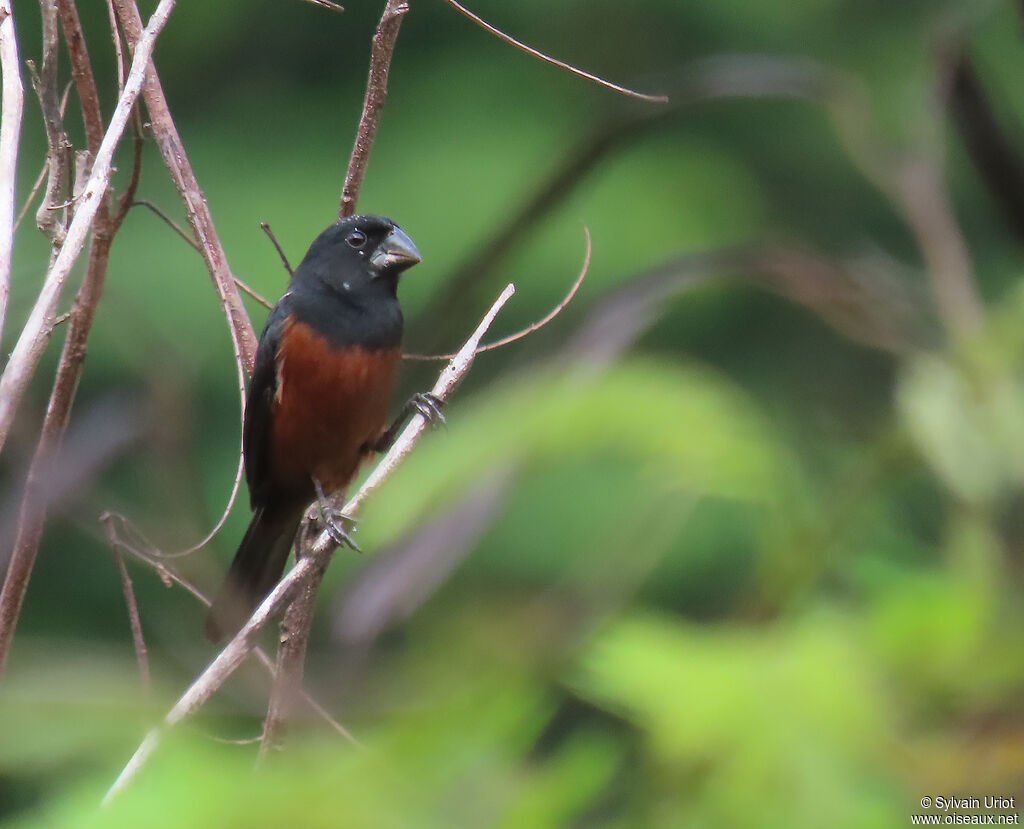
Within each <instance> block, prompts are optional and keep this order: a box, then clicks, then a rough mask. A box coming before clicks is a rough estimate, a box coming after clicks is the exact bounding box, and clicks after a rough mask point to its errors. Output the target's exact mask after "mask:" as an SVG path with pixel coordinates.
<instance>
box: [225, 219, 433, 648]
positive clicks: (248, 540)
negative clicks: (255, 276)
mask: <svg viewBox="0 0 1024 829" xmlns="http://www.w3.org/2000/svg"><path fill="white" fill-rule="evenodd" d="M421 260H422V256H421V255H420V252H419V249H418V248H417V247H416V245H415V243H414V242H413V241H412V239H411V238H410V237H409V235H408V234H407V233H406V232H405V231H404V230H402V228H401V227H399V226H398V225H397V224H396V223H395V222H394V221H392V220H391V219H388V218H385V217H383V216H375V215H356V216H349V217H346V218H342V219H339V220H338V221H336V222H334V223H333V224H332V225H331V226H330V227H328V228H327V229H326V230H324V231H323V232H322V233H320V235H319V236H317V237H316V239H315V240H314V241H313V243H312V244H311V245H310V247H309V250H308V252H307V253H306V255H305V257H304V258H303V259H302V262H301V263H300V264H299V266H298V268H296V269H295V272H294V273H293V275H292V277H291V280H290V281H289V283H288V287H287V290H286V291H285V293H284V294H283V295H282V296H281V298H280V299H279V300H278V302H277V304H276V305H275V306H274V307H273V308H272V309H271V311H270V314H269V315H268V317H267V322H266V326H265V327H264V329H263V333H262V334H261V335H260V340H259V345H258V347H257V350H256V359H255V362H254V366H253V372H252V378H251V380H250V383H249V388H248V393H247V395H246V405H245V417H244V423H243V428H242V454H243V458H244V463H245V477H246V482H247V483H248V486H249V500H250V507H251V509H252V512H253V515H252V520H251V522H250V524H249V528H248V530H246V532H245V535H244V536H243V537H242V541H241V543H240V544H239V547H238V551H237V552H236V553H235V557H234V559H233V560H232V562H231V566H230V568H229V569H228V572H227V575H226V577H225V579H224V582H223V584H222V586H221V587H220V589H219V591H218V592H217V593H216V595H215V598H214V600H213V602H212V604H211V606H210V610H209V613H208V614H207V617H206V625H205V633H206V636H207V638H208V639H210V640H211V641H213V642H217V641H220V640H221V639H223V638H224V637H226V636H229V635H234V634H235V633H237V632H238V630H239V629H240V628H241V627H242V625H243V624H244V622H245V621H246V620H247V619H248V617H249V616H250V615H251V613H252V611H253V609H254V608H255V607H256V606H257V605H258V604H259V603H260V602H261V601H262V600H263V599H264V598H265V597H266V596H267V594H268V593H269V592H270V591H271V590H272V589H273V587H274V585H275V584H276V583H277V582H278V581H279V580H280V578H281V575H282V573H283V572H284V567H285V564H286V562H287V560H288V554H289V552H290V550H291V548H292V545H293V543H294V541H295V536H296V533H297V531H298V527H299V524H300V522H301V520H302V516H303V514H304V513H305V510H306V508H307V507H308V506H309V505H310V504H311V503H312V502H313V501H314V500H316V501H317V502H318V504H319V506H320V514H321V517H322V518H323V519H324V522H325V523H326V525H327V528H328V530H329V531H330V532H331V534H332V536H333V538H334V540H335V541H336V542H338V543H347V544H349V545H350V546H352V547H355V544H354V542H353V541H352V539H351V537H350V535H349V534H348V532H347V530H346V529H345V526H344V523H343V522H344V521H345V516H339V515H336V514H333V513H332V512H331V511H330V509H329V507H328V506H327V504H326V500H325V499H326V497H327V496H328V495H330V494H332V493H335V492H339V491H343V490H344V489H345V488H346V487H347V486H348V485H349V484H350V483H351V482H352V480H353V478H354V477H355V475H356V473H357V471H358V470H359V467H360V465H361V464H362V463H363V462H364V461H365V460H366V459H367V458H368V457H370V456H371V455H372V454H373V453H375V452H380V451H385V450H386V449H387V447H388V446H389V445H390V444H391V443H392V442H393V441H394V438H395V436H396V435H397V433H398V430H399V429H400V428H401V425H402V423H403V422H404V420H405V419H407V418H408V417H409V416H410V415H411V414H413V413H414V412H420V413H422V414H423V415H424V416H425V417H427V419H428V420H431V421H434V422H436V421H438V420H441V421H443V415H442V414H441V409H440V405H441V403H440V401H439V400H438V399H437V398H436V397H434V396H433V395H430V394H419V395H414V396H413V398H412V399H411V400H410V401H409V402H408V403H407V404H406V406H405V407H404V408H403V409H402V411H401V413H400V414H399V416H398V418H397V419H396V420H395V422H394V423H393V424H392V425H391V426H390V427H389V426H388V425H387V417H388V411H389V407H390V403H391V397H392V393H393V388H394V385H395V378H396V374H397V371H398V366H399V362H400V360H401V344H402V328H403V318H402V309H401V306H400V304H399V301H398V295H397V289H398V281H399V277H400V276H401V274H402V273H403V272H405V271H406V270H407V269H408V268H410V267H412V266H413V265H415V264H417V263H419V262H420V261H421ZM356 549H358V548H356Z"/></svg>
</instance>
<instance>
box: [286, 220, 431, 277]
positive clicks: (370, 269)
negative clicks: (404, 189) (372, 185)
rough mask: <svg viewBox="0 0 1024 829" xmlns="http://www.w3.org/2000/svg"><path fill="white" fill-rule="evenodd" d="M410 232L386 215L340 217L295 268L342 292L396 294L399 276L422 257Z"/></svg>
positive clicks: (322, 234)
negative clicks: (410, 236)
mask: <svg viewBox="0 0 1024 829" xmlns="http://www.w3.org/2000/svg"><path fill="white" fill-rule="evenodd" d="M421 258H422V257H421V256H420V252H419V250H418V249H417V248H416V245H415V244H414V243H413V241H412V239H410V238H409V235H408V234H407V233H406V232H405V231H404V230H402V228H400V227H399V226H398V225H396V224H395V223H394V222H393V221H391V219H387V218H385V217H384V216H369V215H367V216H348V217H346V218H344V219H339V220H338V221H337V222H335V223H334V224H332V225H331V226H330V227H328V228H327V229H326V230H325V231H324V232H323V233H321V234H320V235H319V236H317V237H316V239H315V240H313V244H312V245H310V246H309V251H308V252H307V253H306V256H305V257H304V258H303V260H302V262H301V263H300V264H299V267H298V269H297V270H296V272H295V276H296V278H305V277H312V278H315V279H317V280H319V281H322V282H324V283H326V284H327V285H328V286H330V287H331V288H332V289H333V290H335V291H337V292H339V293H353V294H363V293H370V294H378V293H388V294H390V295H391V296H394V293H395V289H396V286H397V284H398V276H399V274H401V273H402V271H404V270H406V269H407V268H411V267H412V266H413V265H415V264H416V263H417V262H419V261H420V259H421Z"/></svg>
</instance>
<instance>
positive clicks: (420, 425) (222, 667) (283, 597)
mask: <svg viewBox="0 0 1024 829" xmlns="http://www.w3.org/2000/svg"><path fill="white" fill-rule="evenodd" d="M513 293H515V288H514V287H513V286H512V285H511V284H510V285H508V286H507V287H506V288H505V290H504V291H502V293H501V296H499V297H498V299H497V300H496V301H495V303H494V305H493V306H491V309H490V311H488V312H487V315H486V316H485V317H484V318H483V320H482V321H481V322H480V324H479V325H478V326H477V328H476V330H475V331H474V332H473V335H472V336H471V337H470V338H469V340H467V342H466V344H465V345H464V346H463V347H462V349H461V350H460V351H459V353H458V355H457V356H456V358H455V359H454V360H452V362H451V363H449V364H448V365H447V366H446V367H445V369H444V371H442V372H441V375H440V377H439V378H438V381H437V383H436V384H435V385H434V388H433V393H434V394H435V395H437V396H438V397H439V398H441V399H442V400H443V399H445V398H447V397H448V395H449V394H451V393H452V392H453V391H454V390H455V388H456V387H457V386H458V384H459V382H460V381H461V380H462V378H463V377H465V375H466V373H467V372H468V371H469V368H470V366H471V365H472V364H473V357H474V354H475V351H476V348H477V346H478V345H479V344H480V338H481V337H483V335H484V333H485V332H486V331H487V328H488V327H489V326H490V324H491V323H492V322H493V321H494V318H495V316H497V314H498V312H499V311H500V310H501V308H502V306H503V305H504V304H505V303H506V302H507V301H508V300H509V298H510V297H511V296H512V294H513ZM426 428H427V421H426V418H424V417H423V416H422V415H419V414H417V415H415V416H413V418H412V419H411V420H410V421H409V424H408V425H407V426H406V427H405V429H404V430H403V431H402V434H401V435H399V437H398V440H396V441H395V443H394V444H393V445H392V447H391V449H390V450H389V451H388V453H387V455H385V456H384V458H383V459H382V460H381V462H380V463H379V464H378V465H377V467H376V468H375V469H374V470H373V472H372V473H371V474H370V477H369V478H367V480H366V481H365V482H364V483H363V485H362V487H360V489H359V491H358V492H357V493H356V495H355V497H353V498H352V499H351V500H350V501H349V502H348V504H346V505H345V514H347V515H354V514H355V513H356V511H358V509H359V507H360V506H361V505H362V503H363V501H364V500H365V499H366V497H367V495H369V494H370V493H371V492H372V491H373V490H375V489H376V488H377V487H378V486H380V484H381V483H382V482H383V481H384V480H385V479H386V478H387V476H388V475H389V474H390V473H391V472H392V471H393V470H394V469H395V468H396V467H397V466H398V464H400V463H401V461H402V459H403V458H405V456H406V455H408V454H409V453H410V452H411V451H412V449H413V447H414V446H415V445H416V443H417V441H418V440H419V438H420V436H421V435H422V433H423V432H424V431H425V430H426ZM335 546H336V545H335V543H334V541H333V540H332V538H331V535H330V533H329V532H327V531H326V530H325V531H324V532H322V533H321V534H320V536H319V537H318V538H317V540H316V542H315V543H314V544H313V545H312V547H311V548H310V551H309V553H310V554H309V555H307V556H305V557H304V558H301V559H300V560H299V561H298V562H297V563H296V564H295V566H294V567H293V568H292V569H291V570H290V571H289V572H288V573H287V574H286V575H285V576H284V577H283V578H282V579H281V581H280V582H278V584H277V586H276V587H275V588H274V589H273V590H272V591H271V593H270V595H269V596H267V598H266V599H264V600H263V602H261V603H260V605H259V607H257V608H256V610H255V611H253V614H252V616H251V617H250V618H249V621H248V622H246V623H245V625H243V626H242V629H241V630H239V631H238V633H237V634H236V635H235V637H234V638H233V639H232V640H231V641H230V642H228V644H227V645H226V646H225V647H224V649H223V650H221V652H220V653H219V654H218V655H217V657H216V658H215V659H214V660H213V662H212V663H210V665H209V666H208V667H207V668H206V670H205V671H203V673H202V674H200V676H199V677H198V678H197V679H196V681H195V682H193V683H192V685H191V686H190V687H189V689H188V690H187V691H186V692H185V693H184V695H182V697H181V699H179V700H178V702H177V703H176V704H175V705H174V707H173V708H172V709H171V710H170V711H169V712H168V714H167V716H166V717H164V720H163V722H162V723H161V724H160V725H158V726H156V727H155V728H153V729H152V730H151V731H150V732H149V733H148V734H147V735H146V736H145V738H144V739H143V741H142V743H141V744H140V745H139V747H138V749H136V751H135V754H134V755H133V756H132V758H131V760H129V761H128V764H127V765H126V766H125V767H124V769H123V770H122V771H121V774H120V775H119V776H118V778H117V780H115V781H114V783H113V785H112V786H111V787H110V789H109V791H108V792H107V794H106V796H105V797H104V798H103V803H104V804H105V805H106V804H109V803H110V802H111V801H112V800H113V799H114V798H115V797H116V796H117V794H118V793H119V792H120V791H121V790H122V789H124V788H125V787H126V786H127V785H128V784H129V783H130V782H131V781H132V780H133V779H134V777H135V776H136V775H137V774H138V773H139V771H140V770H141V769H142V767H143V766H144V765H145V763H146V761H147V760H148V759H149V757H150V756H151V755H152V754H153V752H154V751H155V750H156V748H157V746H159V744H160V740H161V739H162V738H163V735H164V732H165V731H166V730H167V729H169V728H172V727H173V726H174V725H176V724H177V723H179V722H181V721H182V720H183V719H185V718H186V717H189V716H191V715H192V714H194V713H195V712H196V711H198V710H199V709H200V708H201V707H202V706H203V704H204V703H205V702H206V701H207V700H208V699H209V698H210V697H211V696H213V694H214V693H215V692H216V691H217V689H218V688H220V687H221V685H223V684H224V682H225V681H226V680H227V678H228V677H229V676H230V675H231V674H232V673H233V672H234V670H235V669H236V668H237V667H238V666H239V665H240V664H241V663H242V661H243V660H244V659H245V657H246V655H247V654H248V653H249V651H250V650H252V647H253V645H254V644H255V637H256V634H257V633H258V632H259V630H260V629H261V628H262V627H263V626H264V625H266V624H267V622H269V621H270V619H272V618H273V617H274V616H276V615H277V613H278V612H279V611H280V610H281V608H282V607H284V605H285V604H286V603H287V602H288V601H290V600H291V598H292V596H294V595H295V592H296V590H298V589H299V587H300V586H301V585H302V584H303V583H305V581H306V579H307V578H308V577H309V576H310V574H311V573H312V572H313V570H314V569H315V568H316V567H317V566H319V562H320V561H321V560H324V559H329V557H330V555H331V553H332V552H333V551H334V548H335Z"/></svg>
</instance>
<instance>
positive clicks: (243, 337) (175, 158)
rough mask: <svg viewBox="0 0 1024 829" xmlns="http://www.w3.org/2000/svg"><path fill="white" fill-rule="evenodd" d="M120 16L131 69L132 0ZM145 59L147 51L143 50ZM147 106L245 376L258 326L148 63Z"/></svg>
mask: <svg viewBox="0 0 1024 829" xmlns="http://www.w3.org/2000/svg"><path fill="white" fill-rule="evenodd" d="M114 6H115V8H116V9H117V15H118V18H119V19H120V21H121V26H122V27H123V28H124V32H125V36H126V39H127V40H128V45H129V47H130V48H131V49H132V51H133V52H134V54H135V59H133V61H132V68H133V70H134V67H135V63H136V62H137V58H138V54H139V50H140V48H141V46H142V40H141V35H142V18H141V17H140V16H139V9H138V7H137V6H136V5H135V0H114ZM146 59H147V61H148V60H149V54H148V53H147V55H146ZM143 97H144V98H145V101H146V109H147V110H148V111H149V120H150V126H151V129H152V132H153V137H154V138H155V139H156V142H157V145H158V146H159V147H160V154H161V155H162V156H163V159H164V163H165V164H166V165H167V169H168V170H169V171H170V173H171V178H172V179H173V180H174V185H175V187H177V188H178V192H179V193H181V197H182V199H183V200H184V202H185V210H186V212H187V214H188V220H189V223H190V224H191V225H192V229H193V230H194V231H195V234H196V239H197V240H198V241H199V244H200V246H201V247H202V254H203V260H204V261H205V262H206V267H207V269H208V270H209V271H210V276H211V277H212V279H213V284H214V287H215V288H216V290H217V296H218V297H219V299H220V303H221V306H222V307H223V309H224V313H225V315H226V316H227V319H228V328H229V330H230V333H231V342H232V346H233V348H234V352H235V360H236V362H237V363H238V366H239V369H238V370H239V374H240V376H243V377H244V375H245V374H248V373H250V372H251V371H252V365H253V361H254V360H255V358H256V332H255V331H254V330H253V327H252V322H251V321H250V320H249V315H248V314H247V313H246V311H245V305H244V304H243V303H242V297H241V295H240V294H239V293H238V288H237V287H236V286H235V282H234V279H233V277H232V275H231V269H230V268H229V267H228V261H227V255H226V254H225V253H224V248H223V246H222V245H221V243H220V237H219V236H218V235H217V230H216V228H215V227H214V224H213V216H212V215H211V214H210V208H209V205H207V203H206V197H205V196H204V195H203V191H202V189H201V188H200V187H199V182H198V181H197V180H196V176H195V173H194V172H193V170H192V165H191V164H190V163H189V160H188V155H187V153H186V152H185V146H184V144H183V143H182V141H181V136H180V135H179V134H178V129H177V127H176V126H175V125H174V119H173V118H172V117H171V111H170V108H169V107H168V105H167V98H166V97H165V95H164V91H163V87H162V86H161V84H160V78H159V76H158V75H157V72H156V67H155V66H153V64H152V63H150V64H149V74H148V75H147V76H146V83H145V87H144V89H143Z"/></svg>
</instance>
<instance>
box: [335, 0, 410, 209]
mask: <svg viewBox="0 0 1024 829" xmlns="http://www.w3.org/2000/svg"><path fill="white" fill-rule="evenodd" d="M408 11H409V4H408V2H406V0H387V4H386V5H385V6H384V14H383V15H381V18H380V23H378V24H377V32H376V33H375V34H374V36H373V46H372V47H371V49H370V73H369V77H368V78H367V81H366V96H365V97H364V98H363V112H362V115H361V116H360V117H359V127H358V129H357V130H356V140H355V144H354V145H353V147H352V156H351V158H350V159H349V162H348V171H347V172H346V173H345V184H344V186H343V187H342V189H341V203H340V204H339V206H338V218H339V219H343V218H344V217H345V216H351V215H352V214H353V213H355V211H356V201H357V200H358V198H359V190H360V189H361V188H362V186H363V176H365V175H366V165H367V163H368V162H369V159H370V150H371V148H372V147H373V142H374V139H375V138H376V137H377V127H378V126H379V124H380V112H381V109H383V107H384V101H385V99H386V98H387V96H388V75H389V73H390V72H391V58H392V55H394V52H395V41H396V40H398V31H399V29H401V27H402V20H403V18H404V17H405V15H406V13H407V12H408Z"/></svg>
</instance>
